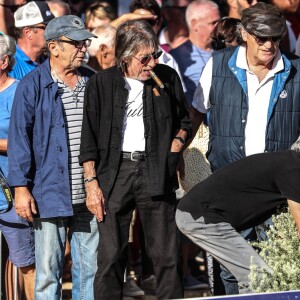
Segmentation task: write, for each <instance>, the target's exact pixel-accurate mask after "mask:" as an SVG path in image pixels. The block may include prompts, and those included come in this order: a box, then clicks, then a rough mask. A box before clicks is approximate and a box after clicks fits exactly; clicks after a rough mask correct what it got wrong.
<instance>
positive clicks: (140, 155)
mask: <svg viewBox="0 0 300 300" xmlns="http://www.w3.org/2000/svg"><path fill="white" fill-rule="evenodd" d="M122 156H123V158H125V159H130V160H131V161H139V160H143V159H144V158H145V152H144V151H133V152H124V151H123V152H122Z"/></svg>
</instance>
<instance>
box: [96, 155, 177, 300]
mask: <svg viewBox="0 0 300 300" xmlns="http://www.w3.org/2000/svg"><path fill="white" fill-rule="evenodd" d="M144 169H145V164H144V162H143V161H138V162H132V161H130V160H123V162H122V163H121V166H120V170H119V174H118V176H117V179H116V183H115V185H114V188H113V191H112V194H111V196H110V198H109V201H108V208H107V215H106V217H105V220H104V222H103V223H99V225H98V228H99V233H100V243H99V251H98V270H97V273H96V276H95V281H94V295H95V300H97V299H99V300H106V299H107V300H111V299H114V300H115V299H116V300H117V299H122V287H123V280H124V271H125V267H126V264H127V246H128V237H129V225H130V219H131V215H132V211H133V209H134V208H135V207H136V206H137V209H138V211H139V214H140V219H141V223H142V226H143V229H144V233H145V244H146V251H147V253H148V255H149V256H150V258H151V259H152V262H153V266H154V272H155V275H156V278H157V297H158V299H170V298H172V299H174V298H182V297H183V286H182V256H181V250H180V241H179V235H178V230H177V227H176V223H175V206H176V197H175V193H173V194H170V195H165V196H158V197H149V196H148V194H147V192H146V191H145V182H146V181H147V178H145V175H144Z"/></svg>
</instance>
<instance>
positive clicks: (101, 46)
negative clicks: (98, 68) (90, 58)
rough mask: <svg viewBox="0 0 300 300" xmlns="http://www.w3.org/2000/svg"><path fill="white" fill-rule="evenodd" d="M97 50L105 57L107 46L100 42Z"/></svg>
mask: <svg viewBox="0 0 300 300" xmlns="http://www.w3.org/2000/svg"><path fill="white" fill-rule="evenodd" d="M99 51H100V53H101V55H102V56H103V57H104V58H106V56H107V46H106V45H104V44H101V45H100V47H99Z"/></svg>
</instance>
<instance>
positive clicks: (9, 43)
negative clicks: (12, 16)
mask: <svg viewBox="0 0 300 300" xmlns="http://www.w3.org/2000/svg"><path fill="white" fill-rule="evenodd" d="M15 53H16V40H15V39H14V38H13V37H11V36H9V35H6V34H3V33H1V34H0V58H1V59H3V58H4V57H5V56H6V55H7V56H8V59H9V64H8V67H7V68H6V70H5V71H6V72H10V71H11V70H12V68H13V66H14V64H15V59H14V55H15Z"/></svg>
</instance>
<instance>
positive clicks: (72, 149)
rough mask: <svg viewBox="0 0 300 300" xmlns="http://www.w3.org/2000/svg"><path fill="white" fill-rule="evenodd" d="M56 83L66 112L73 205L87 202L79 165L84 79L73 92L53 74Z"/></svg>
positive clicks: (81, 169)
mask: <svg viewBox="0 0 300 300" xmlns="http://www.w3.org/2000/svg"><path fill="white" fill-rule="evenodd" d="M52 77H53V79H54V81H56V82H57V83H58V94H59V96H60V97H61V100H62V103H63V106H64V111H65V124H66V129H67V137H68V149H69V177H70V187H71V195H72V204H79V203H84V202H85V189H84V178H83V168H82V167H81V166H80V165H79V162H78V155H79V148H80V136H81V123H82V116H83V98H84V90H85V85H86V82H85V79H84V77H78V78H80V79H79V80H78V83H77V85H76V87H75V89H74V90H71V89H70V87H69V86H68V85H66V84H65V83H64V82H63V81H62V80H61V79H60V78H57V76H55V74H52Z"/></svg>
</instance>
